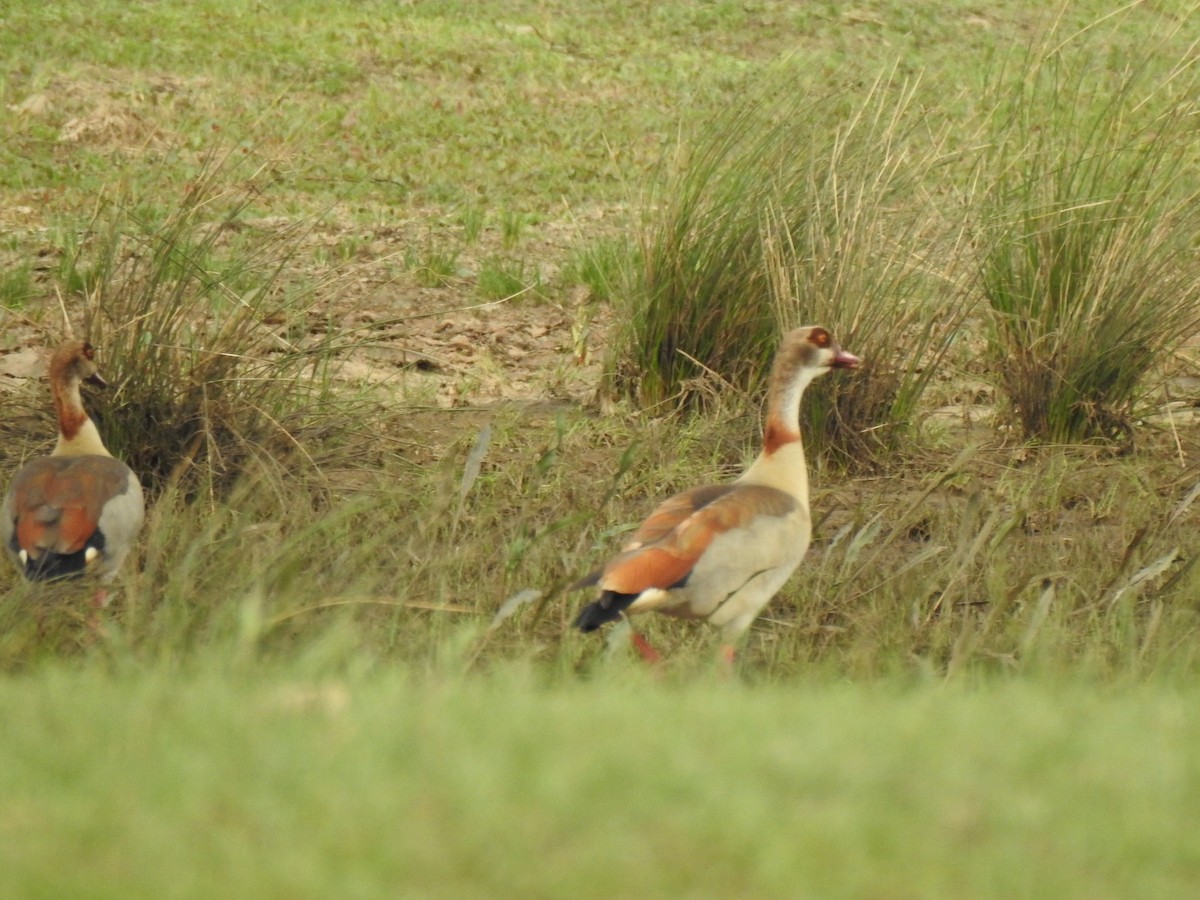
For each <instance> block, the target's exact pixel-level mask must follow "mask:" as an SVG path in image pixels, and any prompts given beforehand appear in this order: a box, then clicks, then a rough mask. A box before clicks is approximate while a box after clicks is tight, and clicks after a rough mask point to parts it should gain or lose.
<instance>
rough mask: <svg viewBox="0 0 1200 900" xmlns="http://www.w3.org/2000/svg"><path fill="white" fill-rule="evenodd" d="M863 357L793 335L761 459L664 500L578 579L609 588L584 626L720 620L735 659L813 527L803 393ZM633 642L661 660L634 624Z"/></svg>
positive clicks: (814, 337)
mask: <svg viewBox="0 0 1200 900" xmlns="http://www.w3.org/2000/svg"><path fill="white" fill-rule="evenodd" d="M858 364H859V359H858V357H856V356H854V355H853V354H851V353H847V352H846V351H845V350H843V349H842V348H841V347H840V346H838V343H837V341H835V340H834V339H833V337H832V336H831V335H830V334H829V332H828V331H826V330H825V329H824V328H821V327H819V326H808V327H804V328H797V329H796V330H794V331H791V332H789V333H788V334H787V335H785V336H784V338H783V341H782V343H781V344H780V346H779V350H778V352H777V353H776V356H775V365H774V368H773V370H772V372H771V381H770V385H769V388H768V390H769V393H768V398H767V417H766V425H765V428H764V432H763V448H762V452H761V453H760V454H759V455H758V458H757V459H756V460H755V461H754V463H753V464H752V465H751V466H750V468H748V469H747V470H746V472H745V473H744V474H743V475H742V476H741V477H740V478H738V479H737V480H736V481H734V482H732V483H731V484H720V485H709V486H706V487H697V488H692V489H691V490H687V491H684V492H683V493H681V494H676V495H675V496H674V497H671V498H670V499H668V500H666V501H664V502H663V503H662V504H660V505H659V507H658V508H657V509H655V510H654V512H652V513H651V514H650V516H649V518H647V519H646V520H645V521H644V522H643V523H642V525H641V527H640V528H638V530H637V531H636V532H634V534H633V537H632V538H631V539H630V540H629V542H628V543H627V544H625V546H624V547H623V548H622V550H621V553H620V554H619V555H617V556H616V557H615V558H614V559H613V560H612V561H611V562H609V563H608V565H606V566H605V567H604V568H603V569H602V570H600V571H599V572H595V573H593V574H592V575H590V576H588V577H587V578H584V579H583V580H581V581H579V582H577V583H576V584H575V585H574V587H575V588H583V587H589V586H599V588H600V591H601V593H600V597H599V599H598V600H596V601H595V602H593V603H590V604H589V605H587V606H586V607H584V609H583V611H582V612H581V613H580V614H579V617H578V618H577V619H576V620H575V625H576V627H578V628H579V629H580V630H581V631H595V630H596V629H597V628H599V627H600V626H601V625H603V624H604V623H605V622H611V621H615V620H617V619H619V618H621V617H622V616H623V615H625V614H626V613H640V612H644V611H646V610H657V611H659V612H663V613H668V614H671V615H675V616H680V617H683V618H688V619H705V620H707V621H708V622H711V623H712V624H713V625H716V626H719V627H720V628H721V631H722V643H723V646H722V656H723V658H724V659H725V660H726V661H727V662H732V660H733V646H734V643H735V642H736V640H737V639H738V638H739V637H740V636H741V635H742V633H743V632H744V631H745V630H746V629H747V628H749V627H750V623H751V622H753V621H754V619H755V617H756V616H758V614H759V612H761V611H762V608H763V607H764V606H766V605H767V603H768V601H770V599H771V598H772V597H774V596H775V593H776V592H777V591H778V590H779V589H780V588H781V587H783V584H784V582H785V581H787V580H788V578H789V577H790V576H791V574H792V572H793V571H794V570H795V569H796V566H798V565H799V564H800V560H801V559H803V558H804V554H805V552H806V551H807V550H808V544H809V540H810V538H811V535H812V520H811V518H810V514H809V506H808V469H807V467H806V465H805V461H804V447H803V445H802V444H801V441H800V397H801V395H802V394H803V393H804V389H805V388H806V387H807V386H808V384H809V382H811V381H812V380H813V379H814V378H817V377H818V376H820V375H824V374H825V373H826V372H828V371H829V370H830V369H849V368H854V367H855V366H857V365H858ZM633 641H634V644H635V646H637V648H638V649H639V650H640V651H641V652H642V655H643V656H645V657H646V658H647V659H651V660H653V659H656V658H657V654H656V653H654V651H653V649H652V648H650V646H649V645H648V644H647V643H646V642H645V640H644V639H642V638H641V637H640V636H639V635H637V634H636V632H635V633H634V635H633Z"/></svg>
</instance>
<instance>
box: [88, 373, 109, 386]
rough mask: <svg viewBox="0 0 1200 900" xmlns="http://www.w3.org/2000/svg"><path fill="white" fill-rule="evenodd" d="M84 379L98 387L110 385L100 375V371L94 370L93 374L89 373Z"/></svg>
mask: <svg viewBox="0 0 1200 900" xmlns="http://www.w3.org/2000/svg"><path fill="white" fill-rule="evenodd" d="M83 380H84V381H86V382H87V383H88V384H93V385H95V386H96V387H102V388H106V387H108V382H107V381H105V380H104V379H103V378H101V377H100V373H99V372H93V373H92V374H91V375H89V376H88V377H87V378H85V379H83Z"/></svg>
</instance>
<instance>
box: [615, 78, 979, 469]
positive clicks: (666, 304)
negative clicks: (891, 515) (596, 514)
mask: <svg viewBox="0 0 1200 900" xmlns="http://www.w3.org/2000/svg"><path fill="white" fill-rule="evenodd" d="M926 121H927V119H926V117H924V116H923V115H922V109H921V105H920V103H919V101H918V88H917V86H915V85H911V84H902V83H900V82H899V81H898V80H897V79H895V78H894V77H891V76H884V77H881V78H880V79H879V80H878V81H877V82H876V83H875V84H874V85H872V86H871V87H870V89H869V90H868V91H867V92H866V93H865V94H863V95H859V96H856V97H853V98H847V97H842V96H833V97H821V98H816V99H814V98H812V97H804V96H799V95H797V93H796V92H795V91H793V90H788V82H787V78H786V73H775V74H774V75H773V76H772V77H771V78H769V79H767V80H766V81H765V82H763V83H762V84H760V85H759V86H758V87H757V88H754V89H752V90H751V96H750V99H749V101H748V102H747V103H746V104H745V105H744V106H741V107H739V108H738V109H736V110H734V111H732V112H731V113H730V114H729V115H728V116H726V117H723V118H720V119H718V120H716V121H713V122H711V123H709V124H706V125H705V126H703V127H702V128H701V130H700V131H699V132H698V133H697V134H696V136H695V137H694V138H693V139H692V140H691V141H689V142H687V143H686V144H685V145H684V146H682V147H681V149H680V155H679V158H678V159H677V160H676V161H675V162H674V166H673V168H671V170H670V171H669V172H667V173H666V174H665V175H663V176H662V177H661V179H660V181H659V183H658V184H657V185H656V186H655V188H654V190H653V191H652V194H651V198H650V203H649V204H648V212H647V216H646V221H645V224H644V226H643V228H642V232H641V244H642V246H641V254H640V259H641V261H642V268H641V270H640V272H638V273H635V277H634V279H633V280H634V290H633V294H632V296H631V298H630V301H629V304H628V305H629V315H628V319H629V324H628V327H627V328H625V330H624V331H623V332H622V333H621V334H620V335H619V337H618V340H617V342H616V345H615V350H614V354H613V358H612V362H611V370H612V373H613V375H612V378H613V383H614V386H615V388H616V389H617V390H618V391H620V392H623V393H625V394H631V395H636V396H637V397H639V399H640V400H641V401H642V402H644V403H647V404H654V403H661V402H664V401H682V402H689V401H692V400H695V399H696V397H697V394H696V392H695V391H694V390H693V388H692V384H693V383H694V381H695V379H696V378H697V376H699V375H700V374H701V373H705V372H708V373H716V374H717V375H718V376H719V377H720V378H721V379H723V380H724V381H726V382H727V383H729V384H731V385H733V386H735V387H737V388H740V389H743V390H752V391H757V390H758V389H759V388H760V387H761V385H762V384H763V381H764V379H765V375H766V373H767V372H768V371H769V369H770V361H771V357H772V355H773V353H774V351H775V348H776V345H777V343H778V339H779V336H780V334H781V332H782V331H783V330H785V329H787V328H789V327H794V326H796V325H800V324H806V323H818V324H822V325H825V326H827V327H829V328H830V329H831V330H832V331H833V333H834V334H835V336H836V337H837V338H838V340H839V341H840V342H841V343H842V344H843V346H845V347H846V348H847V349H850V350H852V351H853V352H854V353H856V354H858V355H859V356H861V357H863V358H864V359H865V360H866V361H867V364H866V366H865V367H864V368H863V369H862V370H861V371H860V372H858V373H856V375H855V377H854V378H853V379H823V380H822V381H821V382H818V383H817V384H816V385H814V388H813V390H812V395H813V396H814V397H815V398H816V399H815V400H810V401H809V402H808V405H807V409H808V416H809V417H810V419H811V423H810V424H811V425H812V426H813V427H810V428H809V429H808V431H807V432H806V434H807V435H809V436H810V443H811V444H812V448H813V450H814V451H815V452H816V453H817V454H823V455H825V456H826V457H827V458H831V459H835V460H837V461H839V462H843V463H856V464H863V463H866V464H873V463H877V462H880V461H881V460H882V459H883V458H885V457H886V456H887V454H888V453H889V452H890V451H891V450H893V449H894V448H895V447H896V446H897V444H898V442H899V439H900V437H901V436H902V434H903V433H904V431H905V429H906V427H907V425H908V423H910V422H911V421H913V416H912V413H913V410H914V408H915V404H916V402H917V399H918V398H919V397H920V395H921V393H922V391H923V390H924V388H925V386H926V384H927V382H928V379H929V378H930V376H931V373H932V372H933V370H934V368H935V366H936V363H937V361H938V360H939V359H940V358H941V356H942V355H943V354H944V352H945V350H946V348H947V346H948V342H949V340H950V338H951V337H952V335H953V333H954V329H955V326H956V323H957V322H958V321H959V320H960V318H961V316H963V315H965V314H966V312H967V306H966V304H965V303H963V302H960V301H961V300H962V298H961V296H960V291H959V289H958V288H957V287H956V283H957V278H956V276H955V274H954V260H955V259H956V254H955V253H954V252H953V246H954V244H955V243H956V238H955V237H953V236H951V237H949V238H946V237H945V236H944V235H945V233H946V230H945V229H944V228H943V226H942V224H941V219H940V217H939V213H938V208H937V207H938V203H937V200H936V198H935V197H933V196H932V195H931V194H930V193H929V191H928V185H929V184H931V183H935V179H934V178H933V176H932V173H933V172H934V170H935V169H936V167H938V166H939V165H941V164H942V163H944V162H945V161H946V152H945V149H944V146H943V143H944V142H943V139H942V136H941V135H939V134H936V133H931V132H930V131H929V130H928V128H927V127H926V124H925V123H926Z"/></svg>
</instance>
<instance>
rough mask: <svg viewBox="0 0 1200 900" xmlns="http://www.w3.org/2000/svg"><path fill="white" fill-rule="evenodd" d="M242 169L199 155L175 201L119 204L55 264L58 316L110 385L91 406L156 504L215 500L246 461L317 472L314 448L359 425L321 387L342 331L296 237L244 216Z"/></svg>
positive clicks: (101, 209)
mask: <svg viewBox="0 0 1200 900" xmlns="http://www.w3.org/2000/svg"><path fill="white" fill-rule="evenodd" d="M242 165H243V163H241V162H240V160H238V159H235V158H234V155H233V154H226V155H220V154H211V155H209V156H208V157H207V158H206V159H205V160H203V162H202V163H201V166H200V169H199V171H198V172H197V174H196V176H195V177H194V178H193V179H192V180H191V181H190V182H189V183H188V185H187V186H186V189H185V190H184V191H183V193H182V194H181V195H178V196H177V198H176V202H175V204H174V205H171V206H166V207H156V208H150V209H148V208H147V207H146V206H145V205H139V204H138V203H137V202H136V197H135V196H133V194H132V193H118V194H117V195H116V196H114V197H112V198H110V199H108V200H107V201H106V202H102V203H101V204H100V205H99V206H98V208H97V211H96V212H95V214H94V216H93V217H92V219H91V221H90V222H88V223H87V225H86V226H85V227H84V228H83V229H82V230H81V232H80V233H78V234H76V235H73V236H72V239H71V241H70V246H69V248H68V252H67V253H66V255H65V258H64V263H63V265H62V272H61V276H60V283H61V287H60V290H61V293H62V296H63V306H64V312H65V313H66V315H67V317H68V319H69V320H70V323H71V327H73V328H74V329H77V330H78V333H80V334H81V335H85V336H87V337H88V339H90V340H91V341H92V342H93V343H94V344H96V346H97V347H98V348H99V352H100V354H101V361H102V365H103V367H104V370H105V372H106V376H107V377H108V378H109V380H110V381H112V382H113V384H114V385H115V390H112V389H110V390H109V391H107V392H101V393H97V394H95V395H93V396H91V397H89V400H88V405H89V408H90V409H91V410H92V411H93V414H94V415H95V417H96V418H97V419H98V420H100V421H101V430H102V432H103V434H104V436H105V440H106V441H107V442H108V444H109V446H110V449H111V450H112V451H113V452H114V454H116V455H118V456H120V457H121V458H122V459H124V460H126V461H127V462H128V463H129V465H130V466H131V467H133V469H134V470H135V471H136V472H138V473H139V474H140V475H141V477H142V479H143V482H144V483H145V484H146V485H147V487H148V488H149V489H150V490H151V492H152V493H157V492H158V490H159V489H160V488H162V487H164V486H165V485H166V484H167V483H174V484H176V485H177V486H179V487H180V488H181V489H183V490H184V491H185V492H193V491H196V490H201V489H202V490H205V491H210V492H217V493H219V492H222V491H224V490H227V489H228V488H229V487H230V486H231V485H232V484H233V483H234V482H235V481H236V480H237V478H238V477H239V476H240V475H241V473H242V472H243V471H244V470H245V468H246V467H247V465H248V464H249V463H250V462H251V461H254V460H257V461H258V462H260V463H266V464H269V465H279V464H282V463H283V462H284V461H287V464H288V465H290V466H293V467H295V468H298V469H301V470H303V469H306V468H307V469H308V470H309V471H315V470H316V466H307V465H306V463H314V462H315V459H314V456H313V454H314V453H317V452H318V451H315V450H311V449H310V448H311V447H313V446H314V445H315V444H316V443H319V442H318V441H316V440H315V437H316V436H317V435H318V434H320V435H323V438H329V439H331V441H332V443H333V444H335V445H336V444H341V445H344V444H345V443H346V440H347V438H348V434H349V433H350V432H351V431H352V430H354V425H355V421H356V412H357V411H356V410H355V409H354V406H355V401H354V398H353V397H351V396H349V395H348V393H347V392H346V391H345V390H342V391H340V392H339V391H337V390H335V386H334V382H333V378H332V375H333V371H334V368H335V367H336V365H337V359H338V354H337V351H338V349H339V347H340V346H341V345H342V344H344V343H345V342H346V340H347V336H346V335H345V334H342V333H340V332H339V331H338V329H336V328H335V327H332V325H330V323H328V322H326V321H324V319H325V314H324V313H323V311H322V308H321V305H320V303H319V301H318V299H317V296H316V293H315V291H314V287H315V285H314V284H313V283H312V282H311V281H310V280H306V279H305V277H304V276H303V275H302V274H298V273H300V272H302V269H301V267H300V266H298V265H295V261H296V258H297V255H298V250H299V248H300V246H301V243H302V241H303V238H304V234H305V230H304V226H303V225H293V226H288V227H281V228H275V227H273V226H271V225H269V224H268V225H260V224H254V223H251V222H250V221H248V219H249V216H248V213H249V212H250V211H251V210H252V209H253V204H254V202H255V198H256V196H257V195H258V192H259V190H260V186H259V184H258V181H257V179H256V178H255V177H254V175H253V174H251V175H250V176H249V177H247V176H246V175H245V173H244V172H242V171H241V167H242ZM326 449H329V448H326ZM295 468H294V469H293V471H295Z"/></svg>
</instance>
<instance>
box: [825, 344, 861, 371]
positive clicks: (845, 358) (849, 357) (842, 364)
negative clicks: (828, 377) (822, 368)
mask: <svg viewBox="0 0 1200 900" xmlns="http://www.w3.org/2000/svg"><path fill="white" fill-rule="evenodd" d="M861 362H862V360H861V359H859V358H858V357H857V356H855V355H854V354H853V353H847V352H846V351H845V350H843V349H842V348H841V347H838V349H837V352H836V353H835V354H834V355H833V362H831V363H830V364H829V365H830V366H831V367H832V368H834V369H857V368H858V365H859V363H861Z"/></svg>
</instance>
